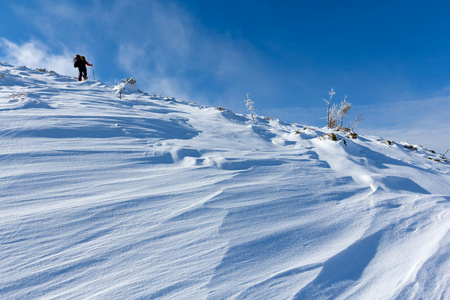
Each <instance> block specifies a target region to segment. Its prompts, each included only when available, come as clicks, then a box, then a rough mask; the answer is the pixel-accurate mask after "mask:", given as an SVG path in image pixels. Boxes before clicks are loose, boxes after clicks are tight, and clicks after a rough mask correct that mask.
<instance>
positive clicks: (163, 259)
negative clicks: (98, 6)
mask: <svg viewBox="0 0 450 300" xmlns="http://www.w3.org/2000/svg"><path fill="white" fill-rule="evenodd" d="M0 74H1V75H3V76H0V135H1V136H0V180H1V181H0V201H1V202H0V214H1V218H0V255H1V260H0V298H1V299H137V298H143V299H329V298H333V299H450V287H449V283H450V233H449V228H450V214H449V206H450V164H448V163H447V162H437V161H435V159H438V157H439V155H438V154H434V153H432V152H430V151H428V150H426V149H425V148H423V147H420V146H415V147H416V150H413V151H412V150H410V149H408V148H405V147H404V146H405V145H402V144H398V143H389V142H387V141H383V140H382V139H378V138H376V137H359V138H358V139H356V140H353V139H348V138H346V137H345V133H339V132H337V133H336V135H337V137H338V138H341V140H340V141H337V142H335V141H332V140H331V139H327V138H325V139H324V138H321V137H320V136H321V135H322V134H326V133H329V132H330V131H329V130H328V129H319V128H311V127H304V126H300V125H295V124H294V125H291V124H285V123H283V122H281V121H278V120H270V121H267V120H265V119H264V118H257V120H256V122H255V124H253V123H252V122H251V118H249V117H248V116H242V115H237V114H234V113H233V112H231V111H227V110H225V111H219V110H216V109H214V108H207V107H202V106H199V105H197V104H193V103H188V102H183V101H178V100H176V99H173V98H170V99H164V98H159V97H151V96H149V95H147V94H140V93H125V94H122V99H119V98H118V96H117V94H116V93H115V91H114V88H113V87H111V86H107V85H105V84H102V83H101V82H94V81H87V82H82V83H79V82H77V81H75V79H74V78H71V77H67V76H60V75H58V74H49V73H42V72H39V71H35V70H30V69H27V68H25V67H13V66H10V65H8V64H5V63H1V64H0ZM296 131H297V133H296ZM344 140H346V144H347V146H345V145H344Z"/></svg>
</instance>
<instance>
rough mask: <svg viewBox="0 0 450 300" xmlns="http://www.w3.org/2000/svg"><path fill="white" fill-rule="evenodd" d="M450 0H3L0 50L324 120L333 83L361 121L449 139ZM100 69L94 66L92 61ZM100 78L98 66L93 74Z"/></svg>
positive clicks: (169, 92) (379, 129)
mask: <svg viewBox="0 0 450 300" xmlns="http://www.w3.org/2000/svg"><path fill="white" fill-rule="evenodd" d="M449 16H450V3H447V1H293V0H284V1H275V0H272V1H264V0H241V1H240V0H228V1H219V0H190V1H181V0H154V1H151V0H134V1H114V0H110V1H106V0H99V1H61V0H58V1H52V0H45V1H32V0H29V1H25V0H24V1H2V2H0V17H1V20H2V21H1V24H2V25H1V27H0V60H2V61H6V62H8V63H11V64H18V65H26V66H28V67H45V68H47V69H52V70H55V71H57V72H59V73H62V74H67V75H74V76H75V75H77V71H76V69H74V68H73V65H72V62H71V61H72V58H73V55H74V54H77V53H79V54H82V55H85V56H86V58H87V60H88V61H89V62H91V63H93V64H94V68H95V75H96V79H98V80H101V81H104V82H106V83H108V84H114V82H115V80H121V79H122V78H129V77H131V76H133V77H135V78H136V80H137V85H138V86H139V87H140V88H141V89H142V90H144V91H146V92H148V93H151V94H158V95H160V94H163V95H164V96H173V97H176V98H179V99H183V100H189V101H192V102H197V103H199V104H203V105H207V106H222V107H225V108H229V109H231V110H233V111H235V112H237V113H246V108H245V103H244V100H245V99H246V96H245V94H246V93H247V92H249V93H250V98H252V99H253V101H254V102H255V106H256V108H257V109H258V110H257V111H256V112H257V113H258V114H259V115H263V116H270V117H273V118H279V119H281V120H283V121H287V122H297V123H299V124H305V125H313V126H319V127H323V126H325V125H326V121H325V120H324V119H323V117H324V116H325V115H326V105H325V102H324V101H323V100H322V99H324V98H328V94H327V93H328V91H329V90H330V89H331V88H334V90H335V91H336V95H335V97H334V99H333V100H335V101H336V102H340V101H341V100H342V99H343V98H344V96H345V95H348V98H347V100H348V101H349V102H351V103H352V104H353V108H352V110H351V114H350V116H349V118H348V120H347V121H345V122H348V121H351V120H352V119H353V118H354V117H355V116H356V115H358V114H360V113H361V114H363V118H364V120H363V121H362V122H361V123H360V124H359V125H358V127H357V129H356V132H359V133H362V134H373V135H377V136H381V137H383V138H386V139H391V140H395V141H403V140H405V141H408V142H410V143H414V144H421V145H424V146H426V147H427V148H431V149H434V150H437V151H440V152H444V151H445V150H446V149H447V148H448V147H450V118H449V114H450V39H449V38H448V37H449V36H450V17H449ZM90 71H92V70H91V69H90V70H89V72H90ZM91 77H92V76H91Z"/></svg>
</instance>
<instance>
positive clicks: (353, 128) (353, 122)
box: [348, 114, 364, 132]
mask: <svg viewBox="0 0 450 300" xmlns="http://www.w3.org/2000/svg"><path fill="white" fill-rule="evenodd" d="M362 120H364V119H363V117H362V114H359V115H358V116H357V117H356V118H355V120H353V121H352V122H350V123H349V124H348V128H349V129H350V130H351V131H352V132H353V131H354V130H355V127H356V125H358V123H359V122H361V121H362Z"/></svg>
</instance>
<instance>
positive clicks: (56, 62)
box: [0, 38, 74, 75]
mask: <svg viewBox="0 0 450 300" xmlns="http://www.w3.org/2000/svg"><path fill="white" fill-rule="evenodd" d="M62 48H63V53H62V54H53V53H51V51H50V49H49V48H48V47H47V46H45V45H44V44H43V43H41V42H39V41H33V40H32V41H29V42H26V43H23V44H20V45H19V44H16V43H13V42H11V41H9V40H7V39H5V38H0V49H1V50H2V52H3V53H5V55H4V56H3V57H1V58H0V59H1V60H3V61H6V62H8V63H10V64H13V65H17V66H27V67H29V68H46V69H48V70H53V71H56V72H57V73H59V74H65V75H73V74H74V68H73V64H72V59H73V55H72V54H70V52H69V50H68V49H67V48H66V47H62Z"/></svg>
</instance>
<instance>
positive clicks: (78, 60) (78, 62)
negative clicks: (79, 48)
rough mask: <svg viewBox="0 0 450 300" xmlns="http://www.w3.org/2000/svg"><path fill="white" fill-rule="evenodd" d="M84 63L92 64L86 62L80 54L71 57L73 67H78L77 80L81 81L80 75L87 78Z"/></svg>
mask: <svg viewBox="0 0 450 300" xmlns="http://www.w3.org/2000/svg"><path fill="white" fill-rule="evenodd" d="M86 65H88V66H92V65H91V64H90V63H88V62H87V61H86V59H85V58H84V56H80V55H79V54H77V55H75V57H74V59H73V67H74V68H78V72H79V74H78V81H81V77H83V78H84V80H87V79H88V77H87V70H86Z"/></svg>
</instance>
